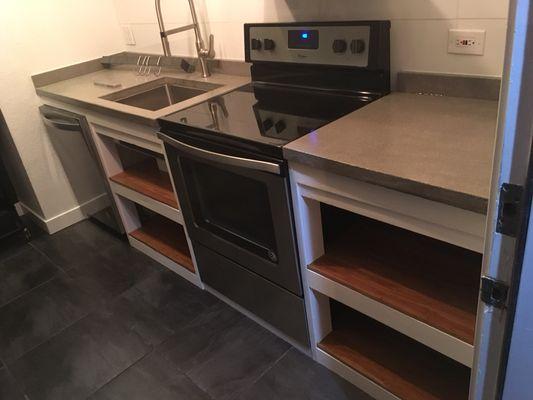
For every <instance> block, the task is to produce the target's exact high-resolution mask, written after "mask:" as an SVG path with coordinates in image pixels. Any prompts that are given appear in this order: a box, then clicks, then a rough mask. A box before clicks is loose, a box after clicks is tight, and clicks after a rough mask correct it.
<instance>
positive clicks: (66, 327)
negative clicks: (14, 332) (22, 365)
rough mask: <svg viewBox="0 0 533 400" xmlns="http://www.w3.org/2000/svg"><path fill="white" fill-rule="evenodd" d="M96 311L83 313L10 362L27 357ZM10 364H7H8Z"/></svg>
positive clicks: (13, 362)
mask: <svg viewBox="0 0 533 400" xmlns="http://www.w3.org/2000/svg"><path fill="white" fill-rule="evenodd" d="M93 312H94V310H92V311H89V312H87V314H85V315H83V316H82V317H80V318H78V319H77V320H75V321H74V322H72V323H70V324H68V325H67V326H65V327H64V328H62V329H60V330H59V331H57V332H56V333H54V334H53V335H52V336H50V337H49V338H47V339H46V340H44V341H42V342H41V343H39V344H37V345H35V346H33V347H32V348H31V349H29V350H26V351H25V352H24V353H22V354H21V355H19V356H18V357H17V358H16V359H14V360H13V361H11V362H10V363H9V364H11V365H13V364H15V363H16V362H17V361H19V360H20V359H21V358H22V357H25V356H27V355H28V354H30V353H31V352H32V351H34V350H37V348H38V347H40V346H42V345H44V344H46V343H48V342H49V341H51V340H52V339H54V338H55V337H56V336H58V335H60V334H62V333H63V332H65V331H66V330H67V329H69V328H70V327H71V326H73V325H74V324H77V323H78V322H80V321H81V320H82V319H84V318H87V317H89V316H90V315H91V314H92V313H93ZM7 365H8V364H6V366H7Z"/></svg>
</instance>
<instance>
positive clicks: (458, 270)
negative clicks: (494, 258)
mask: <svg viewBox="0 0 533 400" xmlns="http://www.w3.org/2000/svg"><path fill="white" fill-rule="evenodd" d="M321 212H322V223H323V236H324V248H325V254H324V255H323V256H322V257H320V258H319V259H317V260H315V261H314V262H313V263H312V264H311V265H309V269H310V270H312V271H314V272H316V273H318V274H321V275H323V276H325V277H327V278H329V279H331V280H333V281H335V282H337V283H339V284H342V285H344V286H346V287H348V288H350V289H353V290H355V291H357V292H359V293H361V294H363V295H365V296H368V297H370V298H372V299H373V300H376V301H379V302H381V303H383V304H385V305H387V306H389V307H392V308H394V309H396V310H398V311H400V312H402V313H404V314H407V315H409V316H411V317H414V318H416V319H418V320H420V321H422V322H424V323H427V324H429V325H431V326H433V327H435V328H437V329H439V330H441V331H443V332H446V333H448V334H450V335H453V336H455V337H457V338H459V339H460V340H462V341H464V342H467V343H469V344H473V343H474V329H475V321H476V310H477V301H478V292H479V282H480V274H481V259H482V256H481V254H478V253H475V252H473V251H470V250H466V249H463V248H460V247H457V246H454V245H451V244H448V243H444V242H441V241H438V240H435V239H432V238H429V237H426V236H423V235H420V234H417V233H414V232H410V231H407V230H405V229H401V228H398V227H395V226H392V225H388V224H385V223H383V222H379V221H376V220H372V219H370V218H366V217H363V216H360V215H357V214H354V213H351V212H348V211H345V210H341V209H339V208H335V207H332V206H329V205H326V204H322V205H321Z"/></svg>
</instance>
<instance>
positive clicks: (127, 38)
mask: <svg viewBox="0 0 533 400" xmlns="http://www.w3.org/2000/svg"><path fill="white" fill-rule="evenodd" d="M122 36H123V37H124V43H126V44H127V45H128V46H135V36H133V31H132V30H131V26H129V25H122Z"/></svg>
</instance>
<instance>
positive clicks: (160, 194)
mask: <svg viewBox="0 0 533 400" xmlns="http://www.w3.org/2000/svg"><path fill="white" fill-rule="evenodd" d="M109 179H110V180H111V181H112V182H115V183H117V184H119V185H122V186H124V187H126V188H128V189H131V190H133V191H135V192H138V193H141V194H143V195H144V196H147V197H149V198H151V199H153V200H156V201H158V202H160V203H163V204H166V205H167V206H169V207H172V208H174V209H178V208H179V206H178V202H177V200H176V196H175V195H174V190H173V189H172V183H171V181H170V176H169V174H168V173H167V172H165V171H161V170H160V169H159V168H158V166H157V162H156V161H155V159H148V160H145V161H142V162H139V163H137V164H135V165H132V166H130V167H127V168H125V169H124V171H123V172H120V173H118V174H116V175H113V176H111V177H110V178H109Z"/></svg>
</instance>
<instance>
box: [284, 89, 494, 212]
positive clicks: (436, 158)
mask: <svg viewBox="0 0 533 400" xmlns="http://www.w3.org/2000/svg"><path fill="white" fill-rule="evenodd" d="M497 112H498V102H496V101H488V100H476V99H467V98H458V97H444V96H428V95H417V94H407V93H392V94H390V95H388V96H385V97H383V98H382V99H380V100H378V101H375V102H374V103H372V104H370V105H368V106H366V107H364V108H362V109H360V110H357V111H354V112H352V113H350V114H348V115H346V116H344V117H343V118H341V119H339V120H337V121H334V122H332V123H331V124H328V125H326V126H324V127H322V128H320V129H318V130H316V131H314V132H312V133H310V134H308V135H306V136H304V137H302V138H300V139H298V140H296V141H294V142H292V143H289V144H288V145H287V146H285V147H284V150H283V151H284V155H285V157H286V158H287V159H288V160H289V161H294V162H300V163H303V164H307V165H311V166H313V167H315V168H318V169H324V170H328V171H331V172H333V173H337V174H340V175H344V176H348V177H351V178H354V179H357V180H361V181H364V182H367V183H372V184H376V185H380V186H384V187H387V188H390V189H394V190H398V191H401V192H404V193H409V194H413V195H416V196H420V197H423V198H426V199H430V200H434V201H437V202H442V203H446V204H449V205H452V206H456V207H459V208H463V209H467V210H470V211H474V212H477V213H486V209H487V202H488V197H489V192H490V177H491V166H492V155H493V146H494V139H495V134H496V123H497Z"/></svg>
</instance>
